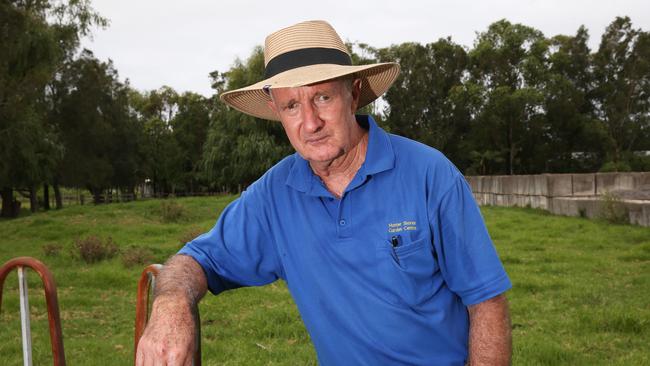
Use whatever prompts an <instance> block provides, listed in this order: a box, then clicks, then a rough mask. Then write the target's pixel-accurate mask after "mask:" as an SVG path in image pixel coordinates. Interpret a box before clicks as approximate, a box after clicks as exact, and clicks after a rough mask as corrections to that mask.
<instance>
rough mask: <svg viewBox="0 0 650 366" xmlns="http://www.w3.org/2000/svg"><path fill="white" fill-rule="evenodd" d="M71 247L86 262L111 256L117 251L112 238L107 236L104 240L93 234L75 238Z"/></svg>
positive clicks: (93, 261) (97, 260)
mask: <svg viewBox="0 0 650 366" xmlns="http://www.w3.org/2000/svg"><path fill="white" fill-rule="evenodd" d="M73 247H74V249H75V250H76V251H77V254H78V257H79V258H81V259H82V260H83V261H84V262H86V263H95V262H99V261H101V260H104V259H110V258H113V257H115V255H116V254H117V252H118V251H119V249H118V247H117V245H116V244H115V242H113V239H112V238H110V237H108V238H107V239H106V240H102V239H100V238H99V237H97V236H94V235H91V236H88V237H86V238H83V239H82V238H79V239H76V240H75V241H74V244H73Z"/></svg>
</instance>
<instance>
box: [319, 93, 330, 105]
mask: <svg viewBox="0 0 650 366" xmlns="http://www.w3.org/2000/svg"><path fill="white" fill-rule="evenodd" d="M328 100H330V97H329V95H323V94H321V95H318V96H317V97H316V102H319V103H323V102H327V101H328Z"/></svg>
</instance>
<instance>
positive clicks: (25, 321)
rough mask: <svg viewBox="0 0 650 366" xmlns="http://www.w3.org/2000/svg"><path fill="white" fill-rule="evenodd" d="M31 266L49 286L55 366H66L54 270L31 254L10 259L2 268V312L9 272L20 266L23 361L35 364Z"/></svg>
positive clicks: (47, 301) (45, 286) (0, 284)
mask: <svg viewBox="0 0 650 366" xmlns="http://www.w3.org/2000/svg"><path fill="white" fill-rule="evenodd" d="M26 267H27V268H31V269H32V270H34V271H35V272H36V273H38V275H39V276H40V277H41V281H42V282H43V287H44V289H45V301H46V303H47V318H48V321H49V324H50V342H51V344H52V358H53V362H54V366H65V352H64V349H63V333H62V332H61V317H60V316H59V300H58V298H57V295H56V284H55V283H54V276H52V273H51V272H50V270H49V269H48V268H47V267H46V266H45V265H44V264H43V263H42V262H41V261H39V260H37V259H35V258H31V257H17V258H14V259H11V260H9V261H8V262H6V263H5V264H3V265H2V267H1V268H0V311H1V310H2V293H3V289H4V282H5V278H7V275H8V274H9V273H10V272H11V271H12V270H13V269H14V268H16V269H17V271H18V283H19V287H20V325H21V333H22V341H23V364H24V365H25V366H31V365H32V339H31V330H30V322H29V298H28V296H27V276H26V275H27V273H26V272H25V268H26Z"/></svg>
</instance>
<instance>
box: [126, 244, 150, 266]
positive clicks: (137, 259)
mask: <svg viewBox="0 0 650 366" xmlns="http://www.w3.org/2000/svg"><path fill="white" fill-rule="evenodd" d="M121 257H122V264H124V267H126V268H131V267H134V266H136V265H137V266H144V265H149V264H151V263H153V262H154V255H153V252H152V251H151V249H149V248H138V247H131V248H128V249H126V250H124V251H122V254H121Z"/></svg>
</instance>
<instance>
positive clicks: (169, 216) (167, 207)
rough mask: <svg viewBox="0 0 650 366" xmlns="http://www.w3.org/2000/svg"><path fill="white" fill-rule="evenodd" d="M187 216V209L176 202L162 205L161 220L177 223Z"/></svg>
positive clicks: (164, 202)
mask: <svg viewBox="0 0 650 366" xmlns="http://www.w3.org/2000/svg"><path fill="white" fill-rule="evenodd" d="M184 215H185V207H184V206H183V205H181V204H180V203H178V202H175V201H162V202H161V203H160V218H161V219H162V221H164V222H176V221H178V220H180V219H181V218H182V217H183V216H184Z"/></svg>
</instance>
